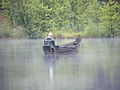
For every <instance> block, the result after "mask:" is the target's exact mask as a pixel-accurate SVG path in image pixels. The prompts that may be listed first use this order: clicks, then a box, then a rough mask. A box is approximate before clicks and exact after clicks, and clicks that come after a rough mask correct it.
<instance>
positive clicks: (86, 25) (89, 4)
mask: <svg viewBox="0 0 120 90" xmlns="http://www.w3.org/2000/svg"><path fill="white" fill-rule="evenodd" d="M50 31H51V32H53V34H54V35H55V36H57V37H73V36H81V37H120V2H119V0H0V37H14V38H26V37H28V38H40V37H44V36H45V35H46V33H48V32H50Z"/></svg>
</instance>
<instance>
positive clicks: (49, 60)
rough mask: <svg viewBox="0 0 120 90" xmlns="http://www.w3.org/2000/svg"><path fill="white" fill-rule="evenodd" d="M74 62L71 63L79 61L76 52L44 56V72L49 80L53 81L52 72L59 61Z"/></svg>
mask: <svg viewBox="0 0 120 90" xmlns="http://www.w3.org/2000/svg"><path fill="white" fill-rule="evenodd" d="M61 59H63V60H65V59H66V60H70V59H71V60H74V61H73V62H74V63H75V62H77V63H78V61H80V56H79V55H78V52H67V53H57V54H51V55H44V63H45V67H46V70H47V72H48V75H49V78H50V80H51V81H53V79H54V77H55V76H54V71H55V68H56V65H57V63H59V60H61Z"/></svg>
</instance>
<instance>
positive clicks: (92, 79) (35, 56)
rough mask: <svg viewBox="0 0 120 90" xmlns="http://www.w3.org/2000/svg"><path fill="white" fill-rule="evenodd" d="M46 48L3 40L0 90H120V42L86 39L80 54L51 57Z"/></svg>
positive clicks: (0, 45)
mask: <svg viewBox="0 0 120 90" xmlns="http://www.w3.org/2000/svg"><path fill="white" fill-rule="evenodd" d="M56 41H57V43H58V44H63V43H67V42H70V41H73V40H70V39H69V40H68V39H64V40H56ZM42 45H43V40H41V39H39V40H27V39H14V40H12V39H0V90H120V38H114V39H113V38H109V39H83V40H82V41H81V46H80V48H79V50H78V52H77V53H64V54H57V55H55V56H48V57H46V56H45V55H44V53H43V51H42Z"/></svg>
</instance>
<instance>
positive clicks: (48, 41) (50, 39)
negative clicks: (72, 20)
mask: <svg viewBox="0 0 120 90" xmlns="http://www.w3.org/2000/svg"><path fill="white" fill-rule="evenodd" d="M44 45H52V46H53V47H55V40H54V38H53V34H52V33H51V32H50V33H48V36H47V37H46V38H45V39H44Z"/></svg>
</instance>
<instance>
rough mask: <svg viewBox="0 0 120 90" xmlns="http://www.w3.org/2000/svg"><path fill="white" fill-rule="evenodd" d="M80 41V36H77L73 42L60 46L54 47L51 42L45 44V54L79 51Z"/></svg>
mask: <svg viewBox="0 0 120 90" xmlns="http://www.w3.org/2000/svg"><path fill="white" fill-rule="evenodd" d="M80 41H81V39H80V38H76V40H75V41H73V42H71V43H68V44H64V45H60V46H55V47H53V46H52V45H51V44H49V45H44V46H43V51H44V53H45V54H52V53H64V52H73V51H77V50H78V47H79V46H80ZM47 42H48V41H47Z"/></svg>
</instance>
